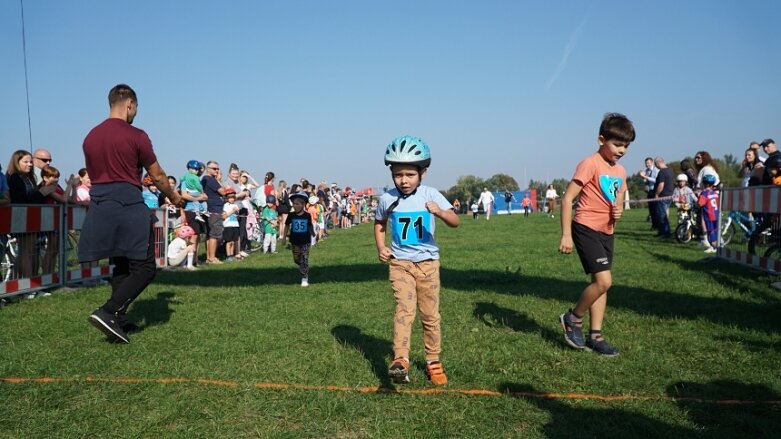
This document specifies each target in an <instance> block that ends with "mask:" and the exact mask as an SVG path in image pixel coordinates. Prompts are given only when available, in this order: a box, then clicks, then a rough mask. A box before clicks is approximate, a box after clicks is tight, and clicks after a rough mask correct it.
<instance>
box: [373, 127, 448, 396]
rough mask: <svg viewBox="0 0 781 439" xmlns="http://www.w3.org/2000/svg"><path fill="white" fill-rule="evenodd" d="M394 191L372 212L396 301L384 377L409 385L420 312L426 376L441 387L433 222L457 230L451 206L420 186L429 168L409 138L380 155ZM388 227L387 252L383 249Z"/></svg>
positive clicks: (420, 147)
mask: <svg viewBox="0 0 781 439" xmlns="http://www.w3.org/2000/svg"><path fill="white" fill-rule="evenodd" d="M385 164H386V165H388V166H390V170H391V177H392V178H393V184H394V186H395V189H393V190H391V191H390V192H386V193H385V194H383V195H382V197H380V201H379V203H378V205H377V211H376V212H375V222H374V241H375V244H376V245H377V254H378V256H379V259H380V261H382V262H387V263H389V264H390V282H391V289H392V290H393V295H394V296H395V298H396V311H395V315H394V319H393V362H392V363H391V364H390V366H389V368H388V375H389V376H390V378H391V379H392V380H393V381H394V382H396V383H408V382H409V352H410V336H411V334H412V323H413V322H414V320H415V309H416V308H417V309H419V310H420V321H421V323H422V324H423V340H424V347H425V351H426V375H427V377H428V378H429V380H431V382H432V383H433V384H434V385H439V386H441V385H444V384H447V375H445V370H444V368H443V367H442V363H441V362H440V360H439V354H440V351H441V339H442V333H441V329H440V315H439V288H440V281H439V247H438V246H437V243H436V242H434V225H435V222H436V221H435V218H439V219H441V220H442V221H443V222H444V223H445V224H446V225H448V226H450V227H458V225H459V222H460V220H459V218H458V215H456V213H455V212H453V210H452V209H453V206H452V205H451V204H450V202H448V201H447V199H445V197H444V196H443V195H442V194H441V193H440V192H439V191H438V190H436V189H434V188H431V187H427V186H421V184H420V183H421V180H422V179H423V176H424V175H425V174H426V170H427V169H428V167H429V165H430V164H431V154H430V152H429V147H428V145H426V144H425V143H424V142H423V141H422V140H421V139H419V138H417V137H412V136H402V137H399V138H397V139H395V140H393V142H391V144H390V145H388V147H387V148H386V150H385ZM388 226H390V231H391V246H390V248H388V247H386V245H385V232H386V229H387V227H388Z"/></svg>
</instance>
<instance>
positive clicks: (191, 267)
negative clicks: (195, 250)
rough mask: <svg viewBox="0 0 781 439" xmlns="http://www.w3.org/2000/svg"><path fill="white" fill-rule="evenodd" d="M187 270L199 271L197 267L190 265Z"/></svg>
mask: <svg viewBox="0 0 781 439" xmlns="http://www.w3.org/2000/svg"><path fill="white" fill-rule="evenodd" d="M184 269H185V270H190V271H195V270H197V269H198V267H195V266H194V265H188V266H186V267H184Z"/></svg>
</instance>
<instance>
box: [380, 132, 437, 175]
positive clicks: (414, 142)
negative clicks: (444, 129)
mask: <svg viewBox="0 0 781 439" xmlns="http://www.w3.org/2000/svg"><path fill="white" fill-rule="evenodd" d="M392 164H407V165H415V166H419V167H421V168H428V167H429V165H431V152H430V151H429V149H428V145H426V142H424V141H423V140H421V139H420V138H418V137H413V136H401V137H397V138H395V139H393V141H392V142H391V143H390V144H389V145H388V146H387V147H386V148H385V165H387V166H390V165H392Z"/></svg>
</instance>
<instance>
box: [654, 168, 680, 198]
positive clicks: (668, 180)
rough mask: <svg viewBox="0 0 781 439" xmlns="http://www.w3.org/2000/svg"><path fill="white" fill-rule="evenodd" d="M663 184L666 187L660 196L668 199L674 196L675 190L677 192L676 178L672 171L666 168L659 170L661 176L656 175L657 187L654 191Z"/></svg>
mask: <svg viewBox="0 0 781 439" xmlns="http://www.w3.org/2000/svg"><path fill="white" fill-rule="evenodd" d="M661 183H664V187H663V188H662V191H661V192H660V193H659V196H660V197H668V196H670V195H672V194H673V190H675V176H674V175H673V170H672V169H670V168H664V169H660V170H659V174H657V175H656V185H655V186H654V191H656V189H657V188H659V185H660V184H661Z"/></svg>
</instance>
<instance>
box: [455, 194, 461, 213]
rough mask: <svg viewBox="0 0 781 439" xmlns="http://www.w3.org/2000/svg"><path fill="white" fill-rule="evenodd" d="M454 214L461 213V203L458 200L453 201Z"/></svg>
mask: <svg viewBox="0 0 781 439" xmlns="http://www.w3.org/2000/svg"><path fill="white" fill-rule="evenodd" d="M453 212H455V213H457V214H460V213H461V202H460V201H458V198H456V199H455V200H453Z"/></svg>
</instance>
